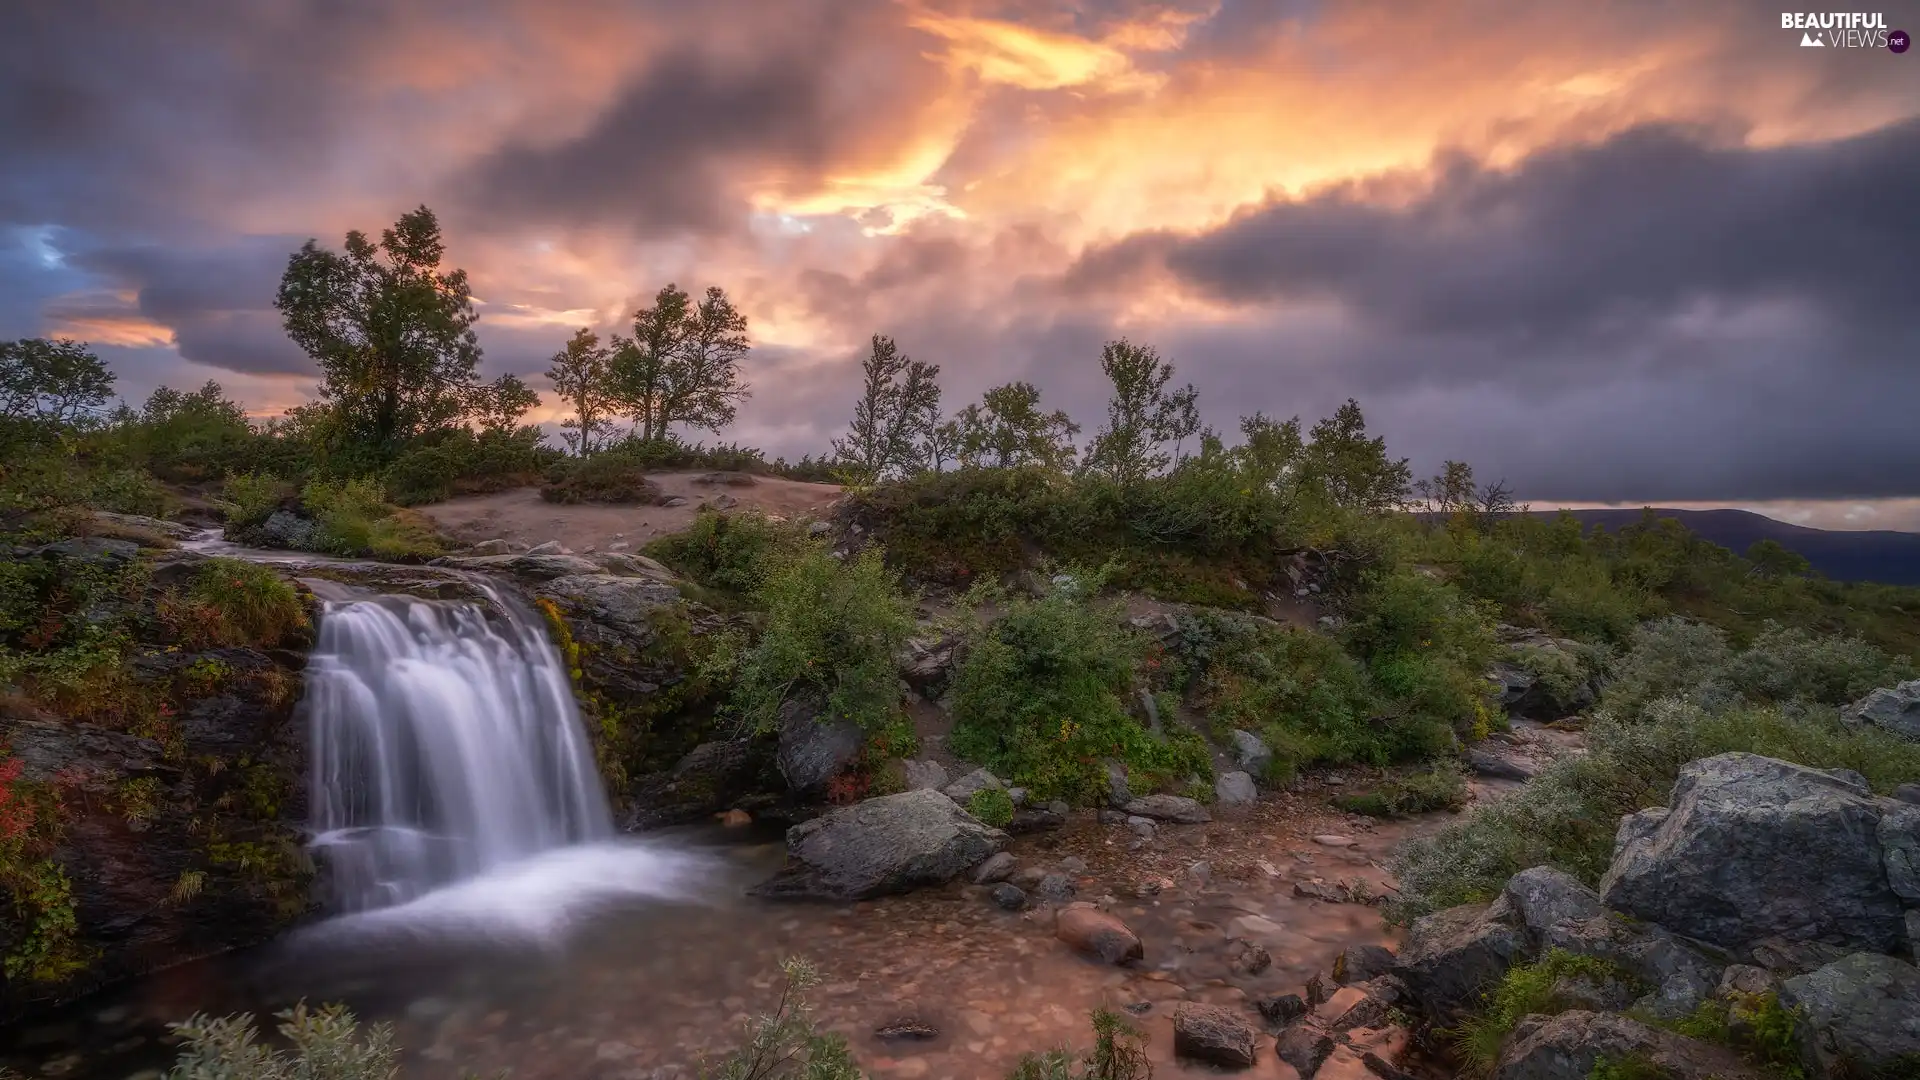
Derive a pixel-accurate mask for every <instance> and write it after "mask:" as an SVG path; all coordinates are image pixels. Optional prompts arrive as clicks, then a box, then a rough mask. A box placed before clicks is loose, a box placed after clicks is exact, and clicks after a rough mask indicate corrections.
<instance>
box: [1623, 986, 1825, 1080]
mask: <svg viewBox="0 0 1920 1080" xmlns="http://www.w3.org/2000/svg"><path fill="white" fill-rule="evenodd" d="M1799 1020H1800V1017H1799V1015H1798V1014H1797V1013H1796V1011H1795V1010H1792V1009H1788V1008H1787V1007H1786V1006H1784V1005H1782V1004H1781V1003H1780V995H1778V994H1776V993H1774V992H1772V991H1768V992H1766V993H1763V994H1747V993H1742V992H1740V991H1738V990H1734V991H1729V992H1728V993H1727V994H1726V995H1725V996H1724V997H1716V998H1711V999H1708V1000H1706V1001H1703V1002H1701V1003H1700V1004H1699V1006H1698V1007H1696V1008H1695V1009H1694V1011H1693V1012H1692V1013H1690V1014H1688V1015H1686V1016H1683V1017H1680V1018H1679V1019H1678V1020H1673V1021H1664V1022H1663V1021H1660V1020H1657V1019H1653V1020H1652V1022H1654V1023H1659V1024H1661V1026H1663V1027H1666V1028H1668V1029H1670V1030H1672V1031H1674V1032H1677V1033H1679V1034H1681V1035H1685V1036H1687V1037H1688V1038H1690V1039H1701V1040H1704V1041H1706V1042H1712V1043H1718V1044H1719V1045H1721V1046H1727V1047H1731V1048H1733V1049H1735V1050H1738V1051H1740V1052H1741V1054H1742V1055H1743V1056H1745V1057H1746V1058H1747V1059H1748V1060H1750V1061H1754V1062H1757V1063H1759V1064H1760V1065H1762V1066H1765V1067H1766V1069H1767V1073H1768V1075H1769V1076H1774V1077H1778V1078H1779V1080H1804V1078H1805V1077H1806V1070H1805V1069H1804V1068H1802V1067H1801V1060H1800V1046H1799V1041H1798V1039H1797V1038H1796V1030H1797V1028H1798V1027H1799Z"/></svg>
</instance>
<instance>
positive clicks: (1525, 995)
mask: <svg viewBox="0 0 1920 1080" xmlns="http://www.w3.org/2000/svg"><path fill="white" fill-rule="evenodd" d="M1579 977H1585V978H1589V979H1595V980H1606V979H1620V980H1625V981H1628V982H1631V981H1632V980H1631V978H1630V977H1629V976H1628V975H1627V974H1626V973H1625V972H1623V971H1621V970H1620V969H1619V968H1618V967H1617V966H1615V965H1613V964H1611V963H1608V962H1607V961H1605V960H1601V959H1599V958H1598V957H1592V956H1577V955H1575V954H1573V953H1570V952H1567V951H1566V950H1564V949H1549V950H1548V951H1547V954H1546V955H1545V956H1542V957H1541V958H1540V959H1539V960H1537V961H1535V962H1533V963H1529V964H1516V965H1514V966H1513V967H1510V968H1508V969H1507V973H1506V975H1504V976H1503V977H1502V978H1501V979H1500V982H1499V983H1498V984H1497V985H1496V986H1495V987H1494V988H1493V989H1492V990H1490V991H1488V992H1487V994H1486V996H1485V998H1484V999H1483V1003H1482V1008H1481V1009H1480V1011H1479V1012H1477V1013H1476V1014H1474V1015H1472V1016H1470V1017H1468V1018H1467V1019H1466V1020H1465V1021H1464V1022H1463V1023H1462V1024H1461V1025H1460V1027H1459V1028H1457V1029H1454V1030H1453V1031H1451V1032H1449V1033H1448V1034H1450V1035H1451V1036H1452V1040H1453V1045H1454V1049H1455V1050H1456V1051H1457V1052H1458V1053H1459V1055H1460V1057H1461V1061H1462V1064H1463V1065H1464V1067H1465V1071H1466V1073H1467V1074H1468V1075H1471V1076H1485V1075H1487V1074H1488V1073H1491V1072H1492V1071H1493V1066H1494V1063H1495V1062H1496V1061H1498V1060H1499V1057H1500V1048H1501V1047H1502V1046H1504V1045H1505V1044H1506V1041H1507V1036H1508V1035H1511V1034H1512V1033H1513V1029H1514V1027H1515V1025H1517V1024H1519V1023H1520V1020H1521V1018H1522V1017H1525V1016H1555V1015H1558V1014H1559V1013H1563V1012H1565V1011H1567V1010H1568V1009H1569V1008H1574V1007H1576V1006H1575V1005H1573V1004H1572V1003H1569V1002H1565V1001H1562V1000H1560V999H1559V998H1558V996H1557V995H1556V994H1555V992H1554V988H1555V985H1556V984H1557V983H1559V982H1560V980H1562V979H1567V978H1579Z"/></svg>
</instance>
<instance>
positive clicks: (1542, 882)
mask: <svg viewBox="0 0 1920 1080" xmlns="http://www.w3.org/2000/svg"><path fill="white" fill-rule="evenodd" d="M1501 895H1502V896H1504V897H1505V898H1506V901H1507V906H1508V907H1509V908H1510V909H1511V910H1512V911H1513V913H1514V916H1515V917H1516V918H1518V919H1519V920H1520V925H1521V926H1523V927H1525V928H1526V931H1527V936H1528V937H1529V938H1530V939H1531V940H1532V942H1533V944H1534V946H1535V947H1538V946H1539V944H1540V943H1541V942H1543V941H1545V940H1546V936H1547V932H1548V931H1549V930H1551V929H1553V927H1554V926H1555V925H1557V924H1559V923H1563V922H1566V921H1568V920H1570V919H1591V918H1594V917H1595V916H1598V915H1602V914H1605V913H1606V907H1605V905H1603V904H1601V903H1600V894H1599V893H1597V892H1594V891H1593V890H1592V889H1589V888H1587V887H1586V886H1585V885H1584V884H1582V883H1581V882H1580V879H1579V878H1576V877H1574V876H1573V875H1572V874H1569V873H1567V872H1566V871H1564V870H1556V869H1554V868H1553V867H1551V866H1536V867H1533V868H1532V869H1529V870H1522V871H1520V872H1519V873H1517V874H1515V875H1513V876H1512V877H1510V878H1508V879H1507V884H1506V887H1505V888H1504V889H1502V890H1501Z"/></svg>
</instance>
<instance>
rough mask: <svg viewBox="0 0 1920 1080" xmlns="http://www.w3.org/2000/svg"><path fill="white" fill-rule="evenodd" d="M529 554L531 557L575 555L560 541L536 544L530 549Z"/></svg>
mask: <svg viewBox="0 0 1920 1080" xmlns="http://www.w3.org/2000/svg"><path fill="white" fill-rule="evenodd" d="M527 554H529V555H571V554H573V552H572V550H570V549H569V548H568V547H567V546H566V545H565V544H562V543H561V542H560V541H558V540H549V541H547V542H546V543H544V544H535V545H534V546H532V547H530V548H528V549H527Z"/></svg>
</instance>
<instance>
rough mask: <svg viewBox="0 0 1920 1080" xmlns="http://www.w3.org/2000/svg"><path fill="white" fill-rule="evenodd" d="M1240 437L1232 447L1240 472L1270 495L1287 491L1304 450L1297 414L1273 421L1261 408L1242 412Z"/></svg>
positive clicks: (1304, 443) (1293, 479) (1297, 470)
mask: <svg viewBox="0 0 1920 1080" xmlns="http://www.w3.org/2000/svg"><path fill="white" fill-rule="evenodd" d="M1240 437H1241V443H1240V445H1239V446H1236V447H1234V449H1233V455H1234V460H1235V463H1236V464H1237V465H1239V467H1240V472H1241V473H1242V474H1243V475H1244V476H1246V477H1247V479H1248V480H1249V481H1251V482H1252V483H1253V485H1254V486H1256V487H1259V488H1261V489H1263V490H1265V491H1266V492H1267V493H1268V494H1270V495H1282V494H1285V493H1287V492H1289V491H1291V490H1292V488H1293V486H1294V482H1295V481H1296V480H1297V479H1298V478H1299V472H1300V463H1301V457H1302V455H1303V454H1304V453H1305V451H1306V442H1305V440H1303V439H1302V438H1301V437H1300V418H1299V417H1297V416H1296V417H1293V418H1291V419H1289V420H1286V421H1283V422H1279V423H1276V422H1274V420H1273V419H1272V418H1271V417H1269V416H1268V415H1267V414H1266V413H1263V412H1256V413H1254V414H1253V415H1252V416H1243V417H1241V418H1240Z"/></svg>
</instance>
